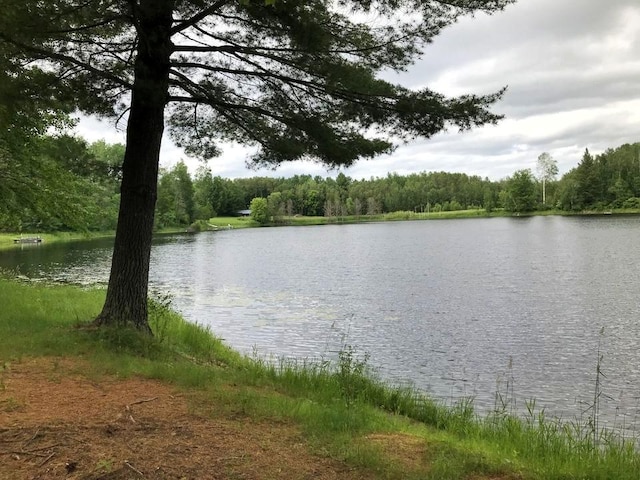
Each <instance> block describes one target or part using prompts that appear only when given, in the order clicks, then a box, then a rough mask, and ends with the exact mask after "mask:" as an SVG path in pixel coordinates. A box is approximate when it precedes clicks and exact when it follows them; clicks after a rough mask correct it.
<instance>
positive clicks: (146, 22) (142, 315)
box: [94, 0, 174, 334]
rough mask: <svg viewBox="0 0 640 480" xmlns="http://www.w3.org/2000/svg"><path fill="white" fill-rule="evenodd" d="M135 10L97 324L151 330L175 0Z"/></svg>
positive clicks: (147, 2) (145, 2)
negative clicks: (115, 203)
mask: <svg viewBox="0 0 640 480" xmlns="http://www.w3.org/2000/svg"><path fill="white" fill-rule="evenodd" d="M132 4H133V5H134V6H133V7H132V8H133V9H134V10H133V11H132V15H133V18H134V19H135V22H136V28H137V31H138V37H139V41H138V55H137V57H136V60H135V66H134V72H135V79H134V85H133V91H132V96H131V108H130V110H129V120H128V124H127V142H126V143H127V146H126V150H125V156H124V163H123V171H122V185H121V188H120V193H121V197H120V211H119V215H118V225H117V227H116V238H115V245H114V248H113V257H112V260H111V274H110V276H109V286H108V288H107V297H106V300H105V303H104V306H103V308H102V312H101V313H100V315H98V317H97V318H96V320H95V322H94V323H95V324H96V325H118V326H125V325H129V326H133V327H135V328H137V329H139V330H141V331H144V332H146V333H149V334H151V328H150V327H149V322H148V310H147V293H148V286H149V262H150V257H151V239H152V234H153V220H154V212H155V204H156V198H157V186H158V164H159V160H160V146H161V143H162V134H163V131H164V108H165V105H166V103H167V97H168V90H169V58H170V56H171V52H172V49H173V45H172V44H171V35H170V29H171V25H172V12H173V7H174V0H142V1H141V2H140V4H139V5H138V6H136V5H135V4H134V3H133V2H132Z"/></svg>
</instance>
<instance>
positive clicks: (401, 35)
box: [0, 0, 512, 332]
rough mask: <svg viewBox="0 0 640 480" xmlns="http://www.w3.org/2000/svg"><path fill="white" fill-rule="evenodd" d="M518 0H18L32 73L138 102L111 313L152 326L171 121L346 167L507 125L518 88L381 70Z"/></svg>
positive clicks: (25, 58) (193, 141)
mask: <svg viewBox="0 0 640 480" xmlns="http://www.w3.org/2000/svg"><path fill="white" fill-rule="evenodd" d="M511 1H512V0H456V1H454V2H451V1H437V0H433V1H420V0H380V1H379V2H375V3H371V2H360V1H356V0H347V1H345V2H339V3H336V2H331V1H328V0H309V1H304V2H294V1H285V0H282V1H280V0H278V1H275V2H273V1H265V0H260V1H257V0H242V1H240V0H199V1H193V0H189V1H188V0H139V1H104V2H79V1H77V0H51V1H49V2H42V1H36V0H6V1H5V2H4V4H3V15H2V17H0V49H7V50H9V51H11V53H12V55H13V56H12V57H11V58H13V59H14V61H13V63H12V67H13V68H14V69H15V70H16V72H17V74H18V75H21V74H22V73H23V72H24V71H25V70H28V69H37V68H38V67H40V66H41V67H42V70H41V71H42V72H48V73H50V74H51V75H52V76H53V77H54V78H57V85H59V88H60V90H61V91H62V92H63V93H65V94H66V95H69V94H73V97H74V106H77V107H78V108H80V109H82V110H84V111H87V112H92V113H97V114H101V115H111V116H119V115H121V114H122V113H124V112H128V126H127V142H126V151H125V157H124V163H123V171H122V185H121V204H120V212H119V217H118V227H117V232H116V239H115V245H114V251H113V256H112V266H111V275H110V279H109V285H108V289H107V296H106V300H105V304H104V307H103V309H102V312H101V313H100V315H99V316H98V318H97V319H96V324H98V325H101V324H119V325H121V324H132V325H135V326H136V327H137V328H139V329H142V330H145V331H147V332H150V329H149V326H148V322H147V291H148V275H149V259H150V252H151V236H152V230H153V221H154V210H155V203H156V197H157V179H158V163H159V155H160V145H161V141H162V134H163V131H164V127H165V125H167V126H168V127H169V129H170V132H171V134H172V135H173V138H174V139H175V141H176V143H177V144H178V145H179V146H182V147H184V148H185V150H186V151H187V152H188V153H190V154H196V155H200V156H202V157H205V158H209V157H212V156H214V155H216V154H218V153H219V149H218V144H217V142H218V141H219V140H233V141H237V142H240V143H244V144H249V145H255V146H257V150H256V153H255V155H253V157H252V161H253V162H254V163H256V164H267V165H272V166H273V165H278V164H280V163H282V162H285V161H290V160H297V159H304V158H313V159H316V160H318V161H319V162H322V163H324V164H326V165H328V166H333V167H336V166H340V165H350V164H352V163H353V162H354V161H356V160H358V159H361V158H372V157H374V156H376V155H378V154H381V153H385V152H390V151H391V150H392V148H393V145H392V143H391V142H390V140H389V139H390V138H392V137H393V138H399V139H409V138H413V137H415V136H422V137H427V138H428V137H431V136H432V135H434V134H436V133H438V132H439V131H441V130H442V129H443V128H445V127H446V126H447V125H455V126H457V127H459V128H460V129H468V128H471V127H473V126H476V125H483V124H487V123H493V122H495V121H497V120H498V119H499V116H497V115H494V114H492V113H490V111H489V110H488V109H489V107H490V106H491V105H492V104H493V103H494V102H495V101H496V100H497V99H498V98H500V96H501V93H502V92H498V93H495V94H491V95H485V96H476V95H463V96H460V97H457V98H446V97H445V96H443V95H440V94H438V93H436V92H433V91H432V90H429V89H427V88H424V89H421V90H409V89H407V88H404V87H402V86H400V85H394V84H392V83H390V82H388V81H385V80H382V79H381V78H380V75H381V73H382V72H387V71H390V70H391V71H394V70H395V71H400V70H404V69H406V68H407V67H408V66H409V65H410V64H411V63H412V62H413V61H414V60H415V59H416V58H417V57H418V56H419V55H420V54H421V52H422V47H424V46H425V45H427V44H428V43H429V42H430V41H432V39H433V37H434V36H436V35H437V34H438V33H439V32H440V31H441V30H442V28H444V27H445V26H447V25H449V24H452V23H454V22H455V21H456V20H457V19H458V18H460V17H461V16H462V15H465V14H473V13H474V12H476V11H483V12H487V13H492V12H495V11H498V10H500V9H502V8H503V7H504V6H505V5H507V4H508V3H511ZM347 12H348V13H347ZM363 16H364V18H369V17H371V18H374V17H378V18H386V19H388V21H387V22H384V23H383V24H380V23H379V22H374V23H370V22H367V21H366V20H365V21H362V18H363ZM364 132H369V133H367V134H365V133H364ZM376 132H377V133H376Z"/></svg>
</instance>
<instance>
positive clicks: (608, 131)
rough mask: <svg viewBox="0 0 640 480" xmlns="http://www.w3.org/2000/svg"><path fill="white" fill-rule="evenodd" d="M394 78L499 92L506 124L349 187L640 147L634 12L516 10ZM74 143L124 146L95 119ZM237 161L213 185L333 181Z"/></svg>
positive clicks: (630, 0)
mask: <svg viewBox="0 0 640 480" xmlns="http://www.w3.org/2000/svg"><path fill="white" fill-rule="evenodd" d="M391 78H392V79H393V80H394V81H397V82H399V83H402V84H404V85H406V86H408V87H414V88H419V87H429V88H430V89H432V90H435V91H438V92H440V93H444V94H447V95H460V94H463V93H477V94H486V93H491V92H494V91H497V90H499V89H500V88H502V87H503V86H508V90H507V92H506V93H505V95H504V98H503V99H502V100H501V101H500V102H499V103H498V104H496V105H495V108H494V111H496V112H497V113H501V114H504V115H505V119H504V120H502V121H501V122H500V123H499V124H498V125H497V126H487V127H482V128H479V129H475V130H473V131H470V132H465V133H463V134H460V133H458V132H457V130H455V129H452V131H448V132H444V133H441V134H438V135H436V136H435V137H433V138H432V139H430V140H417V141H414V142H411V143H410V144H407V145H402V146H400V147H398V149H397V150H396V151H395V152H394V153H393V154H392V155H386V156H381V157H379V158H377V159H375V160H369V161H362V162H359V163H358V164H356V165H355V166H353V167H351V168H349V169H346V170H344V172H345V173H346V174H347V175H349V176H351V177H353V178H369V177H372V176H374V177H375V176H378V177H379V176H385V175H386V174H387V173H388V172H397V173H399V174H402V175H405V174H409V173H413V172H422V171H447V172H462V173H467V174H473V175H480V176H482V177H489V178H491V179H493V180H498V179H500V178H504V177H506V176H508V175H511V174H512V173H513V172H514V171H516V170H518V169H522V168H531V169H532V170H535V164H536V159H537V157H538V155H540V154H541V153H542V152H548V153H550V154H551V155H552V156H553V157H554V158H555V159H556V160H557V161H558V166H559V169H560V174H563V173H565V172H567V171H568V170H570V169H571V168H573V167H575V166H576V165H577V163H578V162H579V161H580V159H581V157H582V154H583V152H584V150H585V148H588V149H589V150H590V151H591V152H592V153H601V152H602V151H604V150H605V149H607V148H615V147H617V146H619V145H621V144H623V143H634V142H638V141H640V131H639V127H640V2H638V0H519V1H518V2H517V3H516V4H515V5H511V6H509V7H507V9H506V10H505V11H504V12H502V13H498V14H495V15H493V16H487V15H478V16H476V17H475V18H464V19H463V20H462V21H460V22H459V23H458V24H456V25H454V26H452V27H450V28H448V29H447V30H445V31H444V32H443V33H442V34H441V35H440V36H438V37H436V38H435V40H434V42H433V43H432V44H431V45H430V46H429V47H427V49H426V50H425V53H424V55H423V57H422V58H421V59H420V60H419V61H418V62H417V63H416V65H414V66H413V67H412V68H411V69H410V70H409V71H408V72H406V73H403V74H402V75H400V76H393V77H391ZM77 132H78V133H79V134H80V135H82V136H83V137H85V138H86V139H87V140H89V141H95V140H97V139H101V138H104V139H105V140H106V141H108V142H124V134H123V132H122V131H116V130H115V129H114V128H112V127H111V126H110V125H108V124H106V123H100V122H97V121H96V120H92V119H83V120H82V121H81V123H80V125H79V126H78V127H77ZM246 157H247V150H245V149H244V148H242V147H240V146H233V145H230V146H228V147H227V148H226V149H225V153H224V155H222V156H221V157H220V158H217V159H213V160H211V161H210V162H209V164H208V165H209V167H210V168H211V170H212V171H213V173H214V175H221V176H223V177H229V178H236V177H250V176H256V175H269V176H285V177H286V176H291V175H294V174H303V173H309V174H312V175H322V176H326V175H335V174H336V172H327V171H326V170H325V169H324V168H323V167H321V166H319V165H317V164H314V163H311V162H293V163H290V164H285V165H282V166H281V167H279V168H278V169H277V170H276V171H270V170H249V169H247V168H246V166H245V160H246ZM181 158H182V159H184V160H185V161H186V162H187V164H188V165H189V166H190V168H193V169H194V170H195V168H196V167H197V165H198V162H197V161H196V160H191V159H188V158H187V157H186V156H185V155H184V153H183V152H182V151H180V150H179V149H177V148H176V147H175V146H173V145H172V144H171V143H170V141H169V139H168V137H166V138H165V141H164V147H163V150H162V157H161V163H162V165H163V166H170V165H172V164H174V163H176V162H177V161H178V160H180V159H181Z"/></svg>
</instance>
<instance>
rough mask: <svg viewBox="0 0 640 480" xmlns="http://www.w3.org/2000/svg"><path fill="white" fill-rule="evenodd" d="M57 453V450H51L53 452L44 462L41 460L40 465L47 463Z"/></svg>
mask: <svg viewBox="0 0 640 480" xmlns="http://www.w3.org/2000/svg"><path fill="white" fill-rule="evenodd" d="M55 454H56V452H51V454H50V455H49V456H48V457H47V458H45V459H44V460H43V461H42V462H40V466H41V467H42V466H43V465H44V464H45V463H47V462H48V461H49V460H51V459H52V458H53V456H54V455H55Z"/></svg>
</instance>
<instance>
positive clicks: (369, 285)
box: [0, 216, 640, 431]
mask: <svg viewBox="0 0 640 480" xmlns="http://www.w3.org/2000/svg"><path fill="white" fill-rule="evenodd" d="M110 254H111V242H110V241H104V240H103V241H90V242H78V243H73V244H52V245H42V246H25V247H23V248H20V247H17V248H15V249H12V250H10V251H3V252H1V253H0V266H2V267H5V268H18V269H19V271H20V272H21V273H22V274H24V275H26V276H28V277H31V278H45V279H54V280H59V281H68V282H76V283H83V284H86V283H95V282H106V280H107V278H108V273H109V267H110ZM151 289H152V290H153V291H156V292H162V293H166V292H168V293H170V294H171V296H172V298H173V305H174V307H176V308H177V309H178V310H179V311H181V312H182V313H183V314H184V316H185V317H186V318H187V319H189V320H191V321H194V322H198V323H200V324H204V325H209V326H210V327H211V329H212V331H213V332H214V333H215V334H216V335H218V336H220V337H221V338H223V339H225V340H226V342H227V343H228V344H229V345H231V346H232V347H234V348H236V349H237V350H240V351H242V352H244V353H247V354H250V355H251V354H254V353H255V352H257V354H258V355H261V356H267V357H269V356H284V357H296V358H336V356H337V352H338V351H339V350H340V349H341V348H343V347H344V346H346V345H350V346H353V347H355V348H356V349H357V351H358V352H361V353H365V352H366V353H368V354H370V360H369V363H370V364H371V365H372V366H373V367H375V368H376V369H377V370H378V372H379V374H380V376H381V377H383V378H384V379H386V380H388V381H390V382H393V383H401V384H407V383H408V384H411V385H414V386H415V387H417V388H419V389H421V390H423V391H426V392H428V393H429V394H430V395H432V396H434V397H435V398H437V399H440V400H442V401H443V402H447V403H452V402H455V401H456V400H458V399H460V398H461V397H474V399H475V400H474V402H475V405H476V407H477V408H478V409H479V410H480V411H488V410H490V409H492V408H493V407H494V406H495V404H496V393H497V392H499V393H501V394H502V396H503V398H507V399H509V400H514V401H515V404H516V408H517V409H518V411H523V410H524V407H525V401H526V400H528V399H531V398H535V399H536V406H537V407H538V408H542V407H544V408H546V411H547V414H551V415H554V416H559V417H562V418H564V419H567V420H573V419H574V418H579V417H583V418H585V417H587V416H588V415H589V412H586V409H587V406H588V404H590V403H592V401H593V395H594V387H595V378H596V365H597V362H598V352H599V351H600V355H601V358H602V361H601V369H602V372H603V373H604V375H606V377H603V378H602V379H601V380H602V389H603V396H602V397H601V421H602V422H603V423H608V424H609V425H610V426H612V425H615V426H618V427H623V428H629V429H632V430H634V431H636V430H637V426H636V425H637V424H638V422H640V419H639V418H638V415H640V352H639V343H640V342H639V340H640V318H639V317H640V315H639V313H640V296H639V293H640V292H639V289H640V217H635V216H622V217H617V216H604V217H530V218H492V219H460V220H439V221H415V222H393V223H372V224H357V225H328V226H315V227H279V228H259V229H246V230H225V231H217V232H204V233H201V234H198V235H173V236H166V237H160V238H158V239H157V240H156V241H155V243H154V246H153V250H152V267H151ZM510 406H511V404H510ZM638 426H640V425H638Z"/></svg>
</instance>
